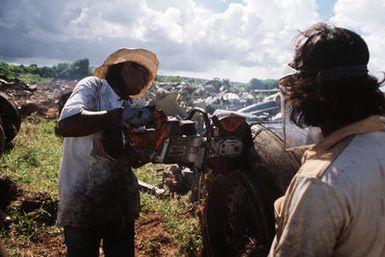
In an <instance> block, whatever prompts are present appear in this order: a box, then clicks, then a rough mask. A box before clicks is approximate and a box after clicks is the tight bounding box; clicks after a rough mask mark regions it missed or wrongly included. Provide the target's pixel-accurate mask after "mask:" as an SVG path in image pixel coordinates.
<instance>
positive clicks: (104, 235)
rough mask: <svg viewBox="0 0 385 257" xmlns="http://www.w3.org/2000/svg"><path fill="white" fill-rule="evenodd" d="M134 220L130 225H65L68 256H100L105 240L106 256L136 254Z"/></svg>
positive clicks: (104, 249) (121, 256)
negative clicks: (85, 226) (88, 226)
mask: <svg viewBox="0 0 385 257" xmlns="http://www.w3.org/2000/svg"><path fill="white" fill-rule="evenodd" d="M134 235H135V232H134V222H132V223H131V224H129V225H128V226H125V227H122V226H118V225H115V224H113V225H111V224H109V225H103V226H98V227H90V228H79V227H68V226H65V227H64V239H65V244H66V245H67V257H98V256H99V247H100V243H101V241H102V240H103V245H102V247H103V251H104V254H105V257H132V256H135V244H134Z"/></svg>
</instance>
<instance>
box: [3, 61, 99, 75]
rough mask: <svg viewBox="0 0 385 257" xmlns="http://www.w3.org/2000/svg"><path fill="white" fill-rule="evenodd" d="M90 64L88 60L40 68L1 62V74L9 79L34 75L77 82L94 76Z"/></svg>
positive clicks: (34, 65) (33, 65)
mask: <svg viewBox="0 0 385 257" xmlns="http://www.w3.org/2000/svg"><path fill="white" fill-rule="evenodd" d="M89 64H90V63H89V60H88V59H80V60H77V61H74V62H73V63H59V64H58V65H54V66H52V67H46V66H44V67H38V66H37V65H36V64H31V65H29V66H24V65H10V64H7V63H5V62H2V61H0V74H1V75H5V76H6V77H9V78H16V77H20V75H22V74H32V75H38V76H40V77H43V78H54V79H68V80H75V79H81V78H84V77H86V76H89V75H91V74H92V73H91V69H90V66H89Z"/></svg>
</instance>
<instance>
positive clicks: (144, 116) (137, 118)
mask: <svg viewBox="0 0 385 257" xmlns="http://www.w3.org/2000/svg"><path fill="white" fill-rule="evenodd" d="M153 122H154V117H153V115H152V113H151V112H150V110H149V109H147V108H146V107H141V106H127V105H126V106H123V112H122V118H121V123H122V124H129V125H130V126H132V127H134V128H137V127H140V126H144V125H148V124H151V123H153Z"/></svg>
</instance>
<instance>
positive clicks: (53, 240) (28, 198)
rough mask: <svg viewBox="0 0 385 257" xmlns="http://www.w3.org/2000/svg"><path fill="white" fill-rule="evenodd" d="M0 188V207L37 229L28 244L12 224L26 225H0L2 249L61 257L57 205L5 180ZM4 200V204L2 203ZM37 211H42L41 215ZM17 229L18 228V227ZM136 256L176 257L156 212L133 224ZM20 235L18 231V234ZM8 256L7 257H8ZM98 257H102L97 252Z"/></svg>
mask: <svg viewBox="0 0 385 257" xmlns="http://www.w3.org/2000/svg"><path fill="white" fill-rule="evenodd" d="M0 188H2V189H3V190H2V191H1V193H2V198H1V199H0V206H2V208H3V209H6V208H7V205H9V204H10V206H8V209H11V208H12V207H13V208H14V209H16V208H17V209H18V210H20V213H22V212H24V213H26V215H27V217H28V218H29V219H31V220H34V221H35V222H36V223H35V224H36V226H37V227H38V228H40V230H39V229H34V232H33V235H31V236H30V238H29V239H28V240H20V235H19V236H18V237H16V236H15V234H16V231H15V230H16V229H18V228H17V227H19V226H16V225H15V224H14V223H20V222H25V221H22V220H12V221H11V222H10V223H8V224H5V223H4V222H3V223H1V222H0V227H2V230H3V231H4V232H5V233H6V235H7V243H6V246H5V248H6V249H7V250H8V251H10V252H11V253H12V255H11V256H22V257H62V256H63V257H64V256H66V255H65V253H66V249H65V245H64V238H63V233H62V231H61V230H60V229H59V228H57V227H56V226H55V215H56V211H57V201H55V200H53V199H51V198H50V197H49V196H48V195H47V194H45V193H39V192H22V191H20V190H17V189H16V188H17V186H16V185H15V184H14V183H13V182H12V181H11V180H9V179H8V178H6V177H0ZM3 200H4V201H3ZM39 210H44V212H41V211H39ZM18 225H20V224H18ZM135 230H136V236H135V248H136V249H135V253H136V256H137V257H145V256H146V257H148V256H150V257H151V256H154V257H155V256H157V257H158V256H159V257H161V256H164V257H166V256H167V257H169V256H175V254H176V253H177V252H178V249H179V246H178V244H177V242H176V241H175V239H174V238H172V236H171V235H170V234H169V233H168V232H167V230H166V228H165V227H164V222H163V220H162V217H161V216H160V215H159V214H157V213H155V212H146V213H144V212H142V213H141V214H140V217H139V219H138V220H137V221H136V224H135ZM19 232H20V231H19ZM11 256H10V257H11ZM100 256H104V254H103V251H102V250H100Z"/></svg>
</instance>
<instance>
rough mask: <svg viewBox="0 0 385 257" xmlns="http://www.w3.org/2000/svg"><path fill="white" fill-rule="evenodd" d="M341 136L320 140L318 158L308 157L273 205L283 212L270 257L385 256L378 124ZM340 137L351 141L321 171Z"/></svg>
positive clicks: (384, 133) (384, 148)
mask: <svg viewBox="0 0 385 257" xmlns="http://www.w3.org/2000/svg"><path fill="white" fill-rule="evenodd" d="M366 128H370V129H367V131H365V130H366ZM349 129H350V132H349V133H347V132H348V131H349ZM342 130H345V131H343V132H341V131H340V132H341V133H339V134H340V135H339V136H338V137H337V138H332V137H333V135H332V136H331V138H325V139H326V141H328V142H326V143H324V144H323V145H322V147H319V148H318V149H317V151H318V153H317V151H315V152H314V153H310V154H309V156H310V158H309V159H308V160H307V161H306V162H305V163H304V165H303V166H302V168H301V169H300V170H299V172H298V174H297V175H296V176H295V177H294V179H293V180H292V182H291V184H290V186H289V188H288V191H291V193H288V192H287V193H286V195H285V197H283V198H282V204H280V203H279V201H277V202H276V207H277V206H278V207H280V208H283V209H281V210H279V209H280V208H277V209H278V210H277V211H278V216H280V217H278V221H279V219H280V218H281V219H283V221H284V222H283V227H282V228H281V229H279V228H278V231H277V236H276V237H275V239H274V242H273V245H272V247H271V249H270V253H269V256H270V257H273V256H276V257H277V256H280V257H283V256H286V257H294V256H314V257H315V256H317V257H328V256H334V257H348V256H349V257H362V256H368V257H381V256H382V257H383V256H385V126H384V123H383V118H380V117H379V116H372V117H370V118H368V119H366V120H363V121H360V122H357V123H356V124H353V126H351V127H350V128H346V127H345V128H344V129H342ZM337 134H338V131H337ZM343 134H346V136H351V137H350V139H349V141H348V142H347V143H346V146H344V148H343V150H342V152H340V153H339V154H338V155H337V156H336V157H335V159H334V160H332V161H331V163H329V164H328V165H327V166H325V167H326V168H325V169H324V170H323V171H322V167H321V166H323V164H322V163H325V161H326V162H327V161H328V160H327V159H328V158H329V157H328V156H330V155H328V154H327V152H328V148H331V147H334V146H335V145H336V144H337V145H338V144H339V143H340V142H341V141H340V140H345V139H346V138H345V139H344V136H342V135H343ZM321 148H323V149H321ZM320 152H322V153H320ZM311 162H314V165H307V164H308V163H311ZM317 162H318V164H319V165H318V164H317ZM317 169H319V171H317ZM288 195H291V196H290V197H289V196H288ZM279 212H281V213H279ZM278 226H279V223H278Z"/></svg>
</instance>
